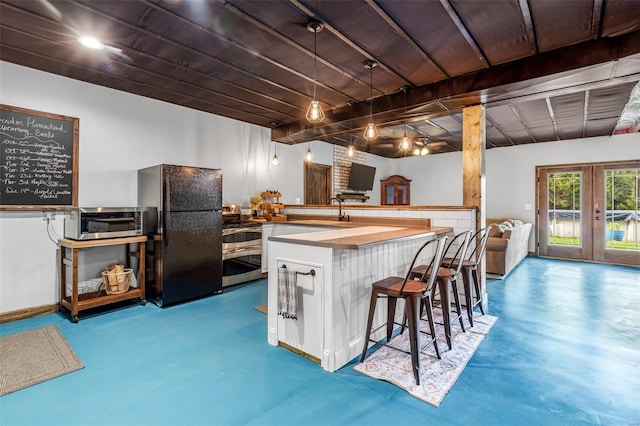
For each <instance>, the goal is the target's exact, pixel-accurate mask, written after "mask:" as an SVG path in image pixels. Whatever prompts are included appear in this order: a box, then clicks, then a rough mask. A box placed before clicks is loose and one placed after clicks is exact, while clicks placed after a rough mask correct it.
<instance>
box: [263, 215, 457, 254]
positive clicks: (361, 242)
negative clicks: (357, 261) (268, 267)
mask: <svg viewBox="0 0 640 426" xmlns="http://www.w3.org/2000/svg"><path fill="white" fill-rule="evenodd" d="M280 223H286V224H290V225H296V224H298V225H307V226H309V225H311V226H314V225H315V226H323V227H327V226H330V227H335V228H336V229H331V230H322V231H317V232H305V233H300V234H288V235H276V236H271V237H269V241H277V242H285V243H291V244H304V245H309V246H316V247H329V248H336V249H351V250H357V249H359V248H361V247H365V246H369V245H373V244H378V243H381V242H385V241H390V240H399V239H411V238H423V237H428V236H433V235H443V234H447V233H449V232H452V231H453V229H452V228H450V227H441V226H431V225H430V222H429V220H428V219H404V218H402V219H398V218H353V219H352V220H351V221H349V222H347V221H338V220H336V219H335V218H333V219H331V218H321V217H318V218H302V217H294V218H290V219H289V220H287V221H286V222H280Z"/></svg>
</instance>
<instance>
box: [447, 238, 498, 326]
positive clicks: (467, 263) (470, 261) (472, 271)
mask: <svg viewBox="0 0 640 426" xmlns="http://www.w3.org/2000/svg"><path fill="white" fill-rule="evenodd" d="M489 231H490V227H488V228H484V229H480V230H479V231H477V232H476V233H475V234H474V235H473V236H472V237H471V241H470V243H469V244H470V245H471V243H475V247H474V248H473V250H468V251H469V255H468V256H467V258H466V259H464V260H463V261H462V284H463V286H464V298H465V304H466V306H467V317H468V318H469V325H471V327H473V308H474V307H476V306H479V307H480V313H481V314H482V315H484V307H483V306H482V294H481V292H480V280H479V279H478V264H479V263H480V262H481V261H482V257H483V256H484V253H485V250H486V248H487V240H488V239H489ZM478 237H479V238H480V240H479V241H478V240H477V238H478ZM442 262H443V263H444V264H450V265H451V266H452V267H454V268H455V267H457V266H458V262H459V259H448V258H445V259H444V260H443V261H442ZM474 290H475V301H474V300H473V292H474Z"/></svg>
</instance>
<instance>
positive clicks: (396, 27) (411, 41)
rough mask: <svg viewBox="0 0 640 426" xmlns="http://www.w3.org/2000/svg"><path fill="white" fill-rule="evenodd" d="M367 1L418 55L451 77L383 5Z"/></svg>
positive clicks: (371, 0) (372, 0)
mask: <svg viewBox="0 0 640 426" xmlns="http://www.w3.org/2000/svg"><path fill="white" fill-rule="evenodd" d="M366 2H367V4H368V5H369V7H370V8H371V9H373V11H374V12H376V13H377V14H378V16H379V17H380V18H382V20H383V21H384V22H386V23H387V25H389V26H390V27H391V28H393V30H394V31H395V32H396V33H397V34H398V35H399V36H400V37H402V39H403V40H404V41H405V42H406V43H407V44H408V45H409V46H411V48H412V49H413V50H414V51H415V52H416V53H417V54H418V56H419V57H420V58H421V59H422V60H423V61H425V62H427V63H429V64H430V65H432V66H433V67H434V68H436V69H437V70H438V71H440V73H441V74H442V75H443V76H445V77H446V78H450V77H451V76H450V75H449V74H447V72H446V71H445V70H444V68H442V66H441V65H440V64H438V63H437V62H436V61H435V59H433V58H432V57H431V56H429V54H428V53H427V52H425V51H424V50H423V49H422V48H421V47H420V46H418V43H416V41H415V40H414V39H413V38H412V37H411V36H410V35H409V34H407V32H406V31H405V30H403V29H402V27H400V25H398V23H397V22H396V21H395V20H394V19H393V18H392V17H391V16H390V15H389V14H388V13H387V11H386V10H384V9H383V8H382V6H380V5H379V4H378V3H376V2H375V1H374V0H366Z"/></svg>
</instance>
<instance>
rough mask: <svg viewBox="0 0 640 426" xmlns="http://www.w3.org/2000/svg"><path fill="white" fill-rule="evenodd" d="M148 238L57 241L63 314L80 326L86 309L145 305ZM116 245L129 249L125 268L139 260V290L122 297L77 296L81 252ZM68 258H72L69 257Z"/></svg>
mask: <svg viewBox="0 0 640 426" xmlns="http://www.w3.org/2000/svg"><path fill="white" fill-rule="evenodd" d="M146 241H147V237H146V236H144V235H143V236H139V237H125V238H110V239H106V240H89V241H76V240H69V239H66V238H63V239H60V240H58V243H59V244H60V311H63V308H66V309H67V310H68V311H69V312H70V314H71V321H73V322H74V323H77V322H78V312H80V311H83V310H85V309H91V308H96V307H98V306H103V305H108V304H110V303H116V302H121V301H123V300H129V299H135V298H139V299H140V303H141V304H142V305H144V304H145V303H146V300H145V289H144V285H145V277H144V274H145V266H144V265H145V247H146V246H145V242H146ZM132 243H137V244H138V250H137V251H132V247H131V244H132ZM113 245H124V246H126V251H127V256H126V261H125V263H126V264H125V266H126V267H129V266H130V264H131V262H130V259H131V258H132V257H136V258H138V278H137V279H138V288H129V290H128V291H126V292H124V293H120V294H106V292H105V291H104V290H101V291H98V292H93V293H86V294H78V252H79V251H80V250H82V249H88V248H93V247H106V246H113ZM68 254H70V255H71V256H70V257H68ZM67 267H70V268H71V295H70V296H67V294H66V293H67Z"/></svg>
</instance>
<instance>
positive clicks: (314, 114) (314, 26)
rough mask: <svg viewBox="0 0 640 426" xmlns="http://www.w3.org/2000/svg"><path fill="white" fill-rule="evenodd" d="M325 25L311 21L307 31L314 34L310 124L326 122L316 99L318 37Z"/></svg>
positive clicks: (308, 116)
mask: <svg viewBox="0 0 640 426" xmlns="http://www.w3.org/2000/svg"><path fill="white" fill-rule="evenodd" d="M323 28H324V25H322V22H319V21H315V20H314V21H311V22H309V23H308V24H307V29H308V30H309V31H311V32H312V33H313V100H312V101H311V103H310V104H309V108H308V109H307V115H306V117H307V121H308V122H309V123H313V124H315V123H320V122H321V121H322V120H324V111H322V107H321V106H320V102H318V100H317V99H316V63H317V58H316V56H317V55H316V39H317V37H318V33H319V32H320V31H322V29H323Z"/></svg>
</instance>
